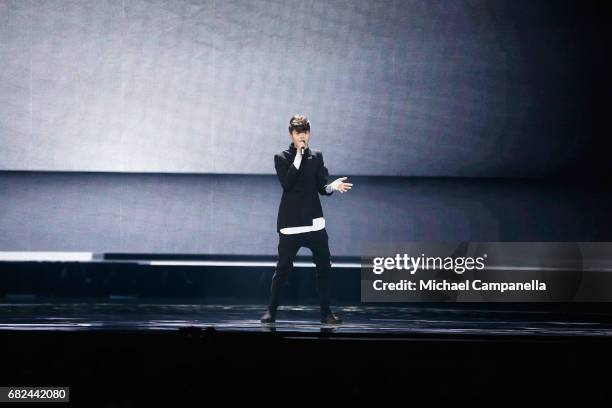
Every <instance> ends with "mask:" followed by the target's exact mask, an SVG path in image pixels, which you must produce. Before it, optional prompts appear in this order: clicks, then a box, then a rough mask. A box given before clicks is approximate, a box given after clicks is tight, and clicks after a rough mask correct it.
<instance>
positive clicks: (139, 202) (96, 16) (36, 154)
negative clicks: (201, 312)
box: [0, 0, 612, 255]
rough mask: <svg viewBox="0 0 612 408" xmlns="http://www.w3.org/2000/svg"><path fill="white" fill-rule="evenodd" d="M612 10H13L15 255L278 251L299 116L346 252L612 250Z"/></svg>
mask: <svg viewBox="0 0 612 408" xmlns="http://www.w3.org/2000/svg"><path fill="white" fill-rule="evenodd" d="M603 7H604V6H603V2H600V3H597V2H588V1H581V2H578V1H576V2H571V1H570V2H568V1H552V0H550V1H549V0H541V1H537V2H533V1H525V0H520V1H519V0H517V1H509V0H499V1H482V0H456V1H450V0H449V1H434V0H423V1H370V0H364V1H345V2H343V1H319V0H311V1H268V0H262V1H231V0H222V1H221V0H220V1H187V0H185V1H182V0H181V1H178V0H176V1H174V0H172V1H170V0H169V1H144V0H123V1H121V0H100V1H93V0H91V1H89V0H87V1H86V0H72V1H68V0H40V1H25V0H24V1H21V0H15V1H8V0H0V106H1V109H0V250H15V251H18V250H43V251H46V250H62V251H67V250H69V251H93V252H107V251H119V252H168V253H179V252H189V253H228V254H274V253H275V252H276V243H277V240H276V234H275V228H276V227H275V217H276V211H277V208H278V201H279V198H280V193H281V190H280V186H279V184H278V181H277V180H276V177H275V176H274V167H273V159H272V158H273V154H274V153H276V152H278V151H280V150H281V149H284V148H286V147H287V145H288V143H289V139H288V136H287V130H286V124H287V121H288V119H289V117H290V116H291V115H292V114H294V113H296V112H303V113H306V114H308V115H309V116H310V117H311V119H312V124H313V131H312V137H313V138H312V146H313V147H315V148H317V149H321V150H323V152H324V153H325V161H326V164H327V165H328V167H329V169H330V172H331V174H332V175H333V177H339V176H349V177H350V179H351V180H352V181H354V182H355V188H354V189H353V191H351V192H350V193H349V194H347V195H341V196H338V195H336V196H333V197H330V198H324V199H323V206H324V212H325V217H326V220H327V225H328V230H329V231H330V247H331V250H332V254H333V255H359V253H360V247H361V245H362V244H363V243H364V242H366V240H371V239H381V240H388V241H394V240H417V241H418V240H424V241H425V240H430V241H432V240H433V241H436V240H438V241H440V240H441V241H444V240H451V241H456V240H472V241H476V240H482V241H495V240H499V241H505V240H515V241H530V240H535V241H538V240H542V241H548V240H551V241H555V240H557V241H592V240H594V241H598V240H599V241H606V240H612V220H611V215H610V214H612V212H611V211H610V208H611V207H612V194H611V192H610V186H609V185H605V184H597V183H595V184H594V185H593V186H589V185H587V184H588V183H590V182H591V181H596V180H595V179H601V178H605V177H606V176H609V174H610V173H612V160H610V159H609V157H608V156H609V153H608V152H609V151H610V149H609V143H610V142H609V140H608V139H609V135H610V131H609V124H608V121H609V117H610V113H609V107H610V103H609V95H610V90H611V89H612V87H611V86H610V81H611V78H612V77H611V76H610V72H611V71H612V63H611V61H610V58H611V56H612V52H610V50H609V44H611V43H612V41H610V38H611V36H610V31H611V27H612V24H610V22H611V21H612V18H611V16H610V13H609V12H607V13H606V12H605V10H603ZM49 171H50V172H49ZM147 173H149V174H147ZM168 173H190V174H168ZM379 176H385V177H379ZM387 176H393V177H387ZM437 176H443V177H445V178H436V177H437ZM481 176H482V177H483V178H479V177H481ZM496 176H503V177H506V178H494V177H496ZM521 177H527V178H531V179H522V180H518V178H521ZM534 177H544V178H543V179H539V180H533V178H534ZM570 180H571V182H570ZM302 251H305V250H302Z"/></svg>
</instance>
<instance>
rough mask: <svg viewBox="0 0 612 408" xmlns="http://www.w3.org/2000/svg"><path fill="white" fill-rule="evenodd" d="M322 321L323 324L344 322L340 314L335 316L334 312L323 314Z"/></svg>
mask: <svg viewBox="0 0 612 408" xmlns="http://www.w3.org/2000/svg"><path fill="white" fill-rule="evenodd" d="M321 323H323V324H342V319H340V318H339V317H338V316H334V314H333V313H332V312H327V314H325V316H321Z"/></svg>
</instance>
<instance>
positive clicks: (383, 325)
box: [0, 302, 612, 337]
mask: <svg viewBox="0 0 612 408" xmlns="http://www.w3.org/2000/svg"><path fill="white" fill-rule="evenodd" d="M333 310H334V313H336V314H338V315H339V316H340V317H342V319H343V320H344V323H343V324H341V325H338V326H326V325H322V324H320V323H319V321H318V318H319V315H318V313H319V309H318V307H317V306H312V305H309V306H281V307H280V308H279V311H278V316H277V322H276V323H275V324H262V323H260V322H259V318H260V316H261V314H262V313H263V311H264V306H262V305H208V304H207V305H203V304H164V303H117V302H115V303H112V302H110V303H91V302H83V303H25V302H17V303H1V304H0V330H3V331H6V330H61V331H65V330H128V331H134V330H136V331H141V330H156V331H159V330H161V331H164V330H166V331H172V330H177V329H184V328H201V329H210V328H214V329H215V330H218V331H233V332H235V331H248V332H254V331H263V332H266V331H279V332H298V333H300V332H303V333H311V334H312V333H316V332H319V331H321V330H322V329H326V330H331V331H332V332H333V333H337V334H342V333H346V334H353V335H355V334H364V335H380V336H384V335H385V334H392V335H406V336H411V335H437V336H445V335H462V336H468V337H469V336H470V335H474V336H483V335H484V336H612V316H610V315H609V314H602V313H594V312H591V313H586V312H585V313H573V314H565V313H551V312H547V311H516V310H503V309H499V310H496V309H495V308H493V307H492V308H489V309H486V310H484V309H478V310H474V309H463V308H461V307H460V306H457V307H456V308H453V309H451V308H436V307H431V306H420V305H418V304H414V305H411V306H402V307H397V306H394V307H389V306H338V307H335V308H333Z"/></svg>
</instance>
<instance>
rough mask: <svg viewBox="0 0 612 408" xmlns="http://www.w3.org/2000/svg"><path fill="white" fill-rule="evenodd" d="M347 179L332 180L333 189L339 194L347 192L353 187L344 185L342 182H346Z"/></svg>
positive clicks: (347, 184) (348, 184) (350, 184)
mask: <svg viewBox="0 0 612 408" xmlns="http://www.w3.org/2000/svg"><path fill="white" fill-rule="evenodd" d="M347 178H348V177H340V178H339V179H336V180H334V181H333V182H332V187H333V189H334V190H336V191H339V192H341V193H346V192H347V191H349V190H350V189H351V187H353V184H352V183H345V182H344V180H346V179H347Z"/></svg>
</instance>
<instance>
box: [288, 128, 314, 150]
mask: <svg viewBox="0 0 612 408" xmlns="http://www.w3.org/2000/svg"><path fill="white" fill-rule="evenodd" d="M309 139H310V130H308V131H305V132H304V131H301V132H300V133H298V131H297V130H295V129H294V130H292V131H291V141H292V142H293V146H295V147H296V148H297V146H298V142H300V141H302V142H304V143H306V147H308V140H309Z"/></svg>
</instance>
